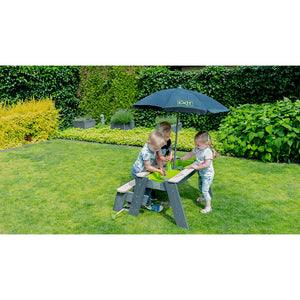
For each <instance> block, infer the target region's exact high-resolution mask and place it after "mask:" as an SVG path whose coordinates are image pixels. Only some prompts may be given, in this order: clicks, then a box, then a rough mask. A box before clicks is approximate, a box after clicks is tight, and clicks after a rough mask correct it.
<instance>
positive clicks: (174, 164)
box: [173, 113, 179, 169]
mask: <svg viewBox="0 0 300 300" xmlns="http://www.w3.org/2000/svg"><path fill="white" fill-rule="evenodd" d="M178 120H179V113H177V120H176V138H175V150H174V162H173V169H175V166H176V150H177V135H178Z"/></svg>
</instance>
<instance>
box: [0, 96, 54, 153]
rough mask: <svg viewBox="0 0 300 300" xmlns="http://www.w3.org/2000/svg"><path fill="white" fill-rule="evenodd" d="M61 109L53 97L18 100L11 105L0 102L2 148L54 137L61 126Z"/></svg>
mask: <svg viewBox="0 0 300 300" xmlns="http://www.w3.org/2000/svg"><path fill="white" fill-rule="evenodd" d="M58 120H59V110H57V109H55V105H54V102H53V101H52V99H51V97H50V98H46V99H42V100H35V99H34V98H32V99H31V101H25V102H18V103H16V104H12V105H10V106H6V105H5V104H4V103H2V104H0V148H1V149H8V148H12V147H17V146H21V145H23V144H27V143H29V142H41V141H46V140H48V139H50V138H52V137H53V136H54V135H55V134H56V133H57V131H58V127H59V121H58Z"/></svg>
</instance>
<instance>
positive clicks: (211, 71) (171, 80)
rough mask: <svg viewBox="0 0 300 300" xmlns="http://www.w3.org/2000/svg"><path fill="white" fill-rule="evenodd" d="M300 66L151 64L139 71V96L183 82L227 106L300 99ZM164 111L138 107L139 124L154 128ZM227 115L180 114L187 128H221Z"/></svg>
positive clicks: (183, 85) (184, 84)
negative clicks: (175, 67)
mask: <svg viewBox="0 0 300 300" xmlns="http://www.w3.org/2000/svg"><path fill="white" fill-rule="evenodd" d="M299 82H300V66H241V67H235V68H232V69H228V68H226V67H222V66H208V67H205V68H203V69H202V70H200V71H190V72H180V71H170V70H169V69H168V68H166V67H150V68H147V69H144V70H142V71H141V72H140V74H139V99H141V98H143V97H146V96H147V95H150V94H151V93H154V92H156V91H159V90H162V89H170V88H176V87H178V86H179V85H181V86H182V87H183V88H185V89H191V90H195V91H198V92H200V93H203V94H206V95H208V96H210V97H212V98H214V99H215V100H217V101H219V102H220V103H222V104H223V105H225V106H226V107H228V108H229V107H237V106H238V105H240V104H245V103H250V104H260V103H265V102H271V103H275V102H276V101H277V100H279V99H283V97H288V98H290V99H291V100H292V101H295V100H296V99H297V98H300V85H299ZM162 114H164V113H163V112H160V111H153V110H135V118H136V125H137V126H147V127H151V126H153V124H154V120H155V117H156V116H157V115H162ZM224 117H226V114H224V113H223V114H209V113H208V114H207V115H204V116H202V115H195V114H180V120H181V122H182V124H183V126H184V127H195V128H196V129H201V130H202V129H203V130H217V128H218V126H219V124H220V122H221V120H222V119H223V118H224Z"/></svg>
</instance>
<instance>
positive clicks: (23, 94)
mask: <svg viewBox="0 0 300 300" xmlns="http://www.w3.org/2000/svg"><path fill="white" fill-rule="evenodd" d="M78 85H79V67H77V66H0V102H4V101H6V100H7V101H6V102H8V103H10V104H12V103H17V102H18V101H19V100H20V99H23V100H25V99H27V100H29V99H31V98H32V97H35V99H45V98H49V97H50V96H51V97H52V99H53V100H54V101H55V106H56V108H57V109H60V115H61V119H62V120H63V122H62V126H63V127H66V126H68V125H70V124H71V121H72V120H73V119H74V117H75V115H76V114H77V109H78V98H77V92H78Z"/></svg>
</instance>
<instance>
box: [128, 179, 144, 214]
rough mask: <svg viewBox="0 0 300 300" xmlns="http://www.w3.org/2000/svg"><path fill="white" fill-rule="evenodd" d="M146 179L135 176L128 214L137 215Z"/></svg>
mask: <svg viewBox="0 0 300 300" xmlns="http://www.w3.org/2000/svg"><path fill="white" fill-rule="evenodd" d="M147 181H148V178H147V177H143V178H137V180H136V185H135V189H134V193H133V197H132V202H131V206H130V209H129V214H130V215H132V216H138V214H139V212H140V208H141V205H142V202H143V198H144V194H145V189H146V186H147Z"/></svg>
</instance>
